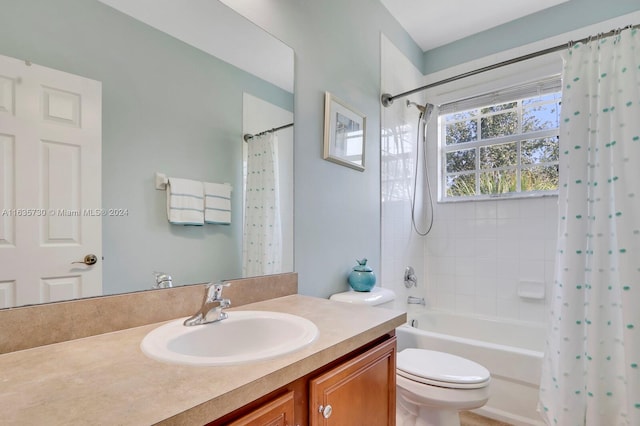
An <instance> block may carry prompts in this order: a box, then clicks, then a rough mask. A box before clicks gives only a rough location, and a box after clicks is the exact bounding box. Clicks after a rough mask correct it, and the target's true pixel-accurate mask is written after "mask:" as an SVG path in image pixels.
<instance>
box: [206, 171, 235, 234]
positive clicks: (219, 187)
mask: <svg viewBox="0 0 640 426" xmlns="http://www.w3.org/2000/svg"><path fill="white" fill-rule="evenodd" d="M203 185H204V195H205V197H204V200H205V201H204V203H205V210H204V221H205V222H206V223H215V224H219V225H229V224H230V223H231V190H232V188H231V185H229V184H227V183H224V184H223V183H211V182H204V183H203Z"/></svg>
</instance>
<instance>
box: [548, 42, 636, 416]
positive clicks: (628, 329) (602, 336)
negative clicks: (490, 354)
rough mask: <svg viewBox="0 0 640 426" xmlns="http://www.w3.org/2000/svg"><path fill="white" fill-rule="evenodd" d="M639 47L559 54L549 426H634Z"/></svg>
mask: <svg viewBox="0 0 640 426" xmlns="http://www.w3.org/2000/svg"><path fill="white" fill-rule="evenodd" d="M639 39H640V34H639V33H638V31H637V30H632V29H626V30H623V31H621V32H619V33H618V34H616V35H614V36H611V37H606V38H598V39H594V40H592V41H590V42H589V43H586V44H577V45H575V46H573V47H572V48H571V49H569V51H568V52H567V53H566V54H565V66H564V71H563V85H564V89H563V96H562V123H561V126H560V190H559V197H558V204H559V217H560V220H559V223H560V224H559V228H558V230H559V235H558V252H557V255H556V272H555V284H554V289H553V294H552V300H551V313H550V328H549V335H548V340H547V346H546V351H545V358H544V362H543V368H542V370H543V371H542V380H541V389H540V403H539V409H540V412H541V414H542V416H543V418H544V420H545V421H546V423H547V424H550V425H561V426H583V425H593V426H595V425H598V426H614V425H640V86H639V85H640V42H639V41H640V40H639Z"/></svg>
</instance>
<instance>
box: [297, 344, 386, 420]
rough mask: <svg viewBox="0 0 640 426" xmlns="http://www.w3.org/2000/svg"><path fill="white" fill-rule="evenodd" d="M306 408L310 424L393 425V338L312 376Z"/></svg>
mask: <svg viewBox="0 0 640 426" xmlns="http://www.w3.org/2000/svg"><path fill="white" fill-rule="evenodd" d="M309 411H310V413H309V417H310V418H309V420H310V422H309V424H310V425H311V426H321V425H322V426H344V425H350V426H358V425H361V426H389V425H395V419H396V341H395V337H394V338H393V339H391V340H389V341H387V342H384V343H382V344H380V345H378V346H376V347H374V348H373V349H370V350H369V351H367V352H365V353H363V354H361V355H359V356H356V357H355V358H353V359H351V360H349V361H346V362H344V363H343V364H341V365H338V366H337V367H335V368H332V369H331V370H329V371H327V372H325V373H323V374H321V375H320V376H318V377H316V378H313V379H311V380H310V381H309Z"/></svg>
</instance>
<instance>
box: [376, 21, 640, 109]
mask: <svg viewBox="0 0 640 426" xmlns="http://www.w3.org/2000/svg"><path fill="white" fill-rule="evenodd" d="M632 28H633V29H638V28H640V24H638V25H627V26H626V27H623V28H618V29H616V30H611V31H609V32H607V33H600V34H598V35H597V36H589V37H585V38H583V39H580V40H577V41H570V42H568V43H564V44H561V45H558V46H554V47H549V48H548V49H543V50H539V51H537V52H533V53H529V54H527V55H522V56H518V57H517V58H513V59H508V60H506V61H502V62H498V63H497V64H493V65H488V66H486V67H482V68H478V69H476V70H473V71H468V72H465V73H463V74H458V75H456V76H453V77H449V78H445V79H444V80H440V81H436V82H435V83H429V84H427V85H425V86H422V87H418V88H416V89H413V90H409V91H407V92H403V93H399V94H397V95H394V96H391V95H390V94H389V93H383V94H382V96H380V102H382V105H383V106H385V107H388V106H389V105H391V104H393V101H394V100H395V99H398V98H402V97H405V96H409V95H413V94H414V93H418V92H422V91H423V90H427V89H431V88H432V87H436V86H440V85H442V84H446V83H451V82H453V81H456V80H460V79H463V78H466V77H471V76H473V75H476V74H481V73H483V72H486V71H491V70H494V69H496V68H500V67H504V66H506V65H511V64H515V63H518V62H522V61H526V60H527V59H532V58H535V57H538V56H542V55H547V54H549V53H553V52H558V51H560V50H563V49H567V48H570V47H571V46H572V45H574V44H576V43H587V42H588V41H590V40H593V39H594V38H602V37H609V36H612V35H614V34H618V33H620V32H621V31H624V30H627V29H632Z"/></svg>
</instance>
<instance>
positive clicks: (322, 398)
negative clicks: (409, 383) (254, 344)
mask: <svg viewBox="0 0 640 426" xmlns="http://www.w3.org/2000/svg"><path fill="white" fill-rule="evenodd" d="M395 420H396V337H395V336H394V335H388V336H385V338H383V339H380V340H378V341H377V342H376V343H374V344H371V345H367V346H365V347H363V348H361V349H359V350H357V351H354V352H352V353H351V354H349V355H347V356H345V357H343V358H340V359H338V360H336V361H334V362H332V363H330V364H328V365H326V366H324V367H322V368H320V369H318V370H316V371H314V372H312V373H310V374H308V375H306V376H304V377H301V378H300V379H298V380H296V381H295V382H293V383H290V384H289V385H287V386H284V387H283V388H280V389H278V390H277V391H274V392H271V393H270V394H269V395H265V396H264V397H262V398H260V399H258V400H257V401H254V402H253V403H251V404H248V405H246V406H245V407H242V408H240V409H238V410H236V411H234V412H233V413H230V414H228V415H226V416H224V417H222V418H220V419H218V420H215V421H213V422H211V423H209V425H208V426H219V425H233V426H307V425H309V426H393V425H395Z"/></svg>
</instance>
